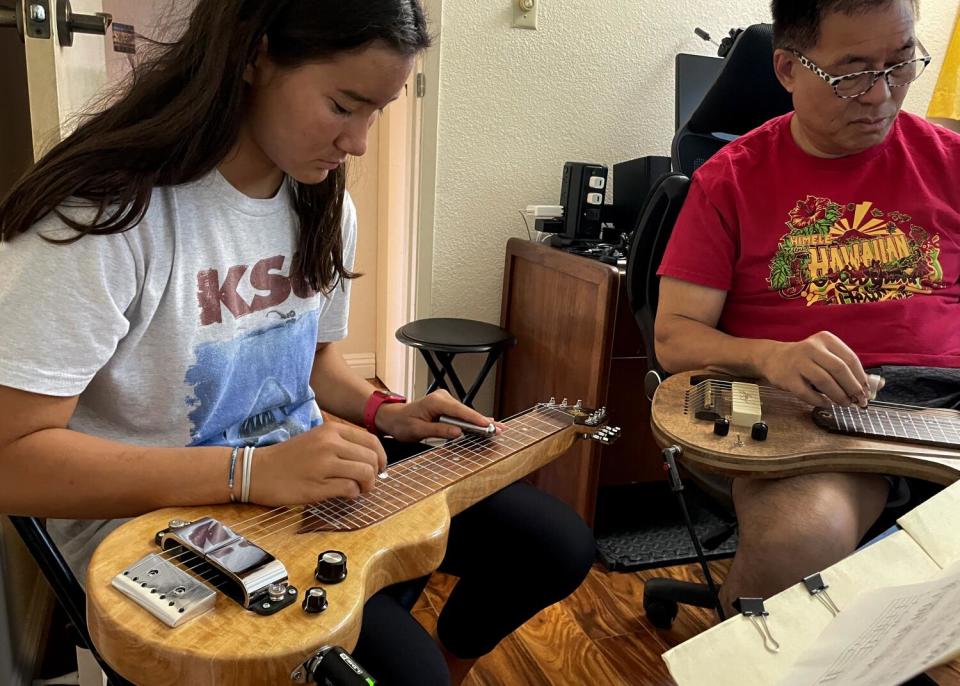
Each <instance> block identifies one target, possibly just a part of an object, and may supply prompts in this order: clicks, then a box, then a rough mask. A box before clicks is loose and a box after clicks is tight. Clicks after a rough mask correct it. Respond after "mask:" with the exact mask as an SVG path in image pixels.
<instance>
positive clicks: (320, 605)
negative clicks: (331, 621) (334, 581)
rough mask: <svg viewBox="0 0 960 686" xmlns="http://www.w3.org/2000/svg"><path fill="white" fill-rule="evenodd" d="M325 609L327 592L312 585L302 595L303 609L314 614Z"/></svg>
mask: <svg viewBox="0 0 960 686" xmlns="http://www.w3.org/2000/svg"><path fill="white" fill-rule="evenodd" d="M326 609H327V592H326V591H324V590H323V589H322V588H319V587H317V586H314V587H313V588H308V589H307V592H306V593H305V594H304V596H303V611H304V612H306V613H307V614H311V615H315V614H319V613H320V612H323V611H324V610H326Z"/></svg>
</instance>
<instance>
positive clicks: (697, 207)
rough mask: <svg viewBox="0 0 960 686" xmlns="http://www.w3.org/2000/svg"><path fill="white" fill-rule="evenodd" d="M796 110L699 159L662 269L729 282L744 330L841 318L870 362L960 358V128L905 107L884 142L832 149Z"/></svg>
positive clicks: (805, 328)
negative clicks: (823, 147) (800, 135)
mask: <svg viewBox="0 0 960 686" xmlns="http://www.w3.org/2000/svg"><path fill="white" fill-rule="evenodd" d="M792 116H793V115H792V114H787V115H784V116H782V117H778V118H776V119H773V120H771V121H769V122H767V123H766V124H764V125H763V126H761V127H760V128H758V129H756V130H754V131H752V132H750V133H748V134H747V135H745V136H742V137H741V138H739V139H737V140H736V141H734V142H732V143H730V144H728V145H727V146H726V147H724V148H723V149H722V150H721V151H720V152H718V153H717V154H716V155H714V156H713V157H712V158H711V159H710V160H709V161H708V162H707V163H706V164H704V165H703V166H702V167H701V168H700V169H699V170H698V171H697V173H696V174H695V175H694V177H693V182H692V184H691V187H690V193H689V195H688V196H687V200H686V202H685V203H684V207H683V210H682V212H681V213H680V217H679V218H678V220H677V225H676V227H675V228H674V231H673V235H672V236H671V238H670V242H669V244H668V246H667V250H666V253H665V255H664V258H663V262H662V263H661V265H660V269H659V272H658V273H659V274H660V275H661V276H671V277H675V278H677V279H682V280H684V281H689V282H692V283H696V284H699V285H702V286H708V287H710V288H718V289H721V290H724V291H727V299H726V304H725V305H724V308H723V313H722V315H721V317H720V322H719V328H720V330H722V331H725V332H727V333H729V334H731V335H733V336H737V337H741V338H770V339H774V340H779V341H799V340H802V339H804V338H806V337H807V336H810V335H812V334H814V333H816V332H818V331H831V332H833V333H834V334H836V335H837V336H839V337H840V339H841V340H843V341H844V342H845V343H847V345H849V346H850V347H851V348H852V349H853V350H854V351H855V352H856V353H857V355H858V356H859V357H860V360H861V362H862V363H863V365H864V366H866V367H874V366H879V365H884V364H888V365H916V366H931V367H960V305H958V296H960V284H958V274H960V136H958V135H957V134H955V133H953V132H951V131H949V130H947V129H944V128H942V127H939V126H934V125H932V124H930V123H929V122H927V121H925V120H923V119H922V118H920V117H917V116H914V115H911V114H908V113H906V112H901V113H900V115H899V117H898V118H897V121H896V122H895V123H894V126H893V127H892V128H891V130H890V133H889V134H888V135H887V138H886V140H885V141H884V142H883V143H881V144H880V145H877V146H875V147H873V148H870V149H869V150H866V151H864V152H862V153H859V154H857V155H851V156H849V157H843V158H839V159H821V158H817V157H813V156H811V155H808V154H807V153H805V152H803V151H802V150H801V149H800V148H799V147H798V146H797V144H796V142H795V141H794V139H793V136H792V135H791V133H790V119H791V117H792Z"/></svg>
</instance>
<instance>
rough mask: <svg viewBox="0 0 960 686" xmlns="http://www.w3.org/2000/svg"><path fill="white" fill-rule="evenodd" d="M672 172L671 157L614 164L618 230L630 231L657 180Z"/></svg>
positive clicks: (653, 157) (614, 202)
mask: <svg viewBox="0 0 960 686" xmlns="http://www.w3.org/2000/svg"><path fill="white" fill-rule="evenodd" d="M669 173H670V158H669V157H658V156H652V155H651V156H649V157H640V158H638V159H635V160H629V161H627V162H620V163H618V164H615V165H613V207H614V209H615V215H616V218H615V220H614V224H615V225H616V228H617V231H619V232H620V233H627V232H630V231H633V230H634V229H635V228H636V226H637V219H639V218H640V212H641V211H642V210H643V206H644V204H646V200H647V195H649V193H650V189H651V188H653V185H654V183H656V181H657V179H659V178H660V177H661V176H663V175H665V174H669Z"/></svg>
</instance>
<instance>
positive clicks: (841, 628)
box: [779, 564, 960, 686]
mask: <svg viewBox="0 0 960 686" xmlns="http://www.w3.org/2000/svg"><path fill="white" fill-rule="evenodd" d="M958 654H960V564H955V565H952V566H951V567H950V568H949V569H947V570H945V571H944V572H943V573H942V574H939V575H938V576H937V577H935V578H934V579H932V580H930V581H925V582H922V583H918V584H910V585H907V586H892V587H888V588H882V589H875V590H873V591H868V592H866V593H864V594H862V595H860V596H859V597H858V598H857V599H856V600H855V601H854V602H853V603H852V604H851V605H850V606H849V607H845V608H843V611H842V612H841V613H840V615H839V616H838V617H837V618H836V619H835V620H834V621H832V622H831V623H830V624H829V625H828V626H827V628H826V629H825V630H824V631H823V633H821V634H820V637H819V638H817V640H816V641H815V642H814V644H813V645H812V646H811V647H810V648H808V649H807V651H806V652H804V653H803V655H802V656H801V657H800V659H799V660H797V662H796V663H795V664H794V666H793V667H792V668H791V670H790V671H789V673H788V675H787V676H786V677H785V678H784V679H783V680H782V681H780V682H779V686H840V685H841V684H842V685H843V686H886V685H887V684H889V685H890V686H896V684H900V683H903V682H904V681H906V680H908V679H911V678H912V677H914V676H916V675H917V674H920V673H921V672H924V671H926V670H927V669H929V668H930V667H933V666H936V665H939V664H943V663H944V662H948V661H950V660H951V659H952V658H953V657H954V656H956V655H958Z"/></svg>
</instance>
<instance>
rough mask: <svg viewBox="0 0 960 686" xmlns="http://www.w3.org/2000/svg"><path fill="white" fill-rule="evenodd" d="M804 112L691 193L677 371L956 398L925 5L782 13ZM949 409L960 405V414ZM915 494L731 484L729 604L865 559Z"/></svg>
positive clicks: (839, 477) (806, 483)
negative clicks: (922, 25)
mask: <svg viewBox="0 0 960 686" xmlns="http://www.w3.org/2000/svg"><path fill="white" fill-rule="evenodd" d="M772 9H773V15H774V47H775V52H774V66H775V69H776V73H777V76H778V78H779V79H780V81H781V83H782V84H783V86H784V87H785V88H786V89H787V90H788V91H789V92H790V93H791V94H792V96H793V104H794V112H792V113H790V114H788V115H785V116H783V117H779V118H777V119H774V120H772V121H770V122H768V123H766V124H764V125H763V126H761V127H760V128H758V129H756V130H754V131H752V132H751V133H749V134H747V135H745V136H742V137H741V138H739V139H738V140H736V141H735V142H733V143H731V144H729V145H727V146H726V147H725V148H724V149H723V150H721V151H720V152H719V153H717V154H716V155H715V156H714V157H713V158H711V159H710V160H709V161H708V162H707V163H706V164H704V165H703V167H701V168H700V169H699V170H698V172H697V173H696V174H695V175H694V177H693V182H692V184H691V188H690V192H689V195H688V197H687V200H686V202H685V204H684V208H683V211H682V213H681V215H680V217H679V219H678V221H677V226H676V228H675V229H674V233H673V235H672V237H671V240H670V243H669V245H668V247H667V251H666V254H665V256H664V259H663V263H662V264H661V267H660V270H659V274H660V275H661V276H662V277H663V278H662V282H661V286H660V304H659V309H658V313H657V322H656V349H657V358H658V360H659V361H660V363H661V364H662V365H663V366H664V368H665V369H667V370H668V371H672V372H676V371H681V370H690V369H705V368H707V369H712V370H717V371H722V372H726V373H730V374H734V375H737V376H746V377H758V378H763V379H766V380H767V382H769V383H770V384H772V385H775V386H778V387H780V388H782V389H785V390H787V391H790V392H792V393H794V394H795V395H797V396H799V397H800V398H802V399H803V400H805V401H807V402H809V403H811V404H813V405H823V404H827V403H830V402H833V403H839V404H845V405H849V404H851V403H858V404H865V403H866V401H867V397H868V394H869V390H868V375H867V370H868V369H873V368H880V370H881V373H882V375H883V376H884V377H886V378H887V381H888V384H887V388H886V389H885V392H886V394H887V395H886V398H885V399H887V398H889V399H891V400H898V401H900V402H913V403H926V404H936V405H939V406H952V405H953V403H955V402H957V400H958V399H960V371H958V368H960V326H958V324H960V306H958V296H960V280H958V275H960V183H958V180H957V179H956V178H955V176H956V174H958V173H960V136H958V135H956V134H955V133H952V132H950V131H948V130H947V129H943V128H940V127H936V126H934V125H932V124H930V123H928V122H926V121H925V120H923V119H921V118H919V117H916V116H914V115H911V114H908V113H905V112H901V111H900V108H901V105H902V103H903V100H904V97H905V96H906V93H907V89H908V86H909V84H910V83H911V82H912V81H914V80H915V79H916V78H918V77H919V76H920V74H921V72H922V71H923V70H924V67H925V66H926V65H927V63H928V62H929V59H930V58H929V56H928V55H927V53H926V50H924V48H923V46H922V45H921V43H920V41H919V39H918V38H917V36H916V35H915V32H914V28H915V27H914V24H915V18H916V11H917V6H916V2H915V1H914V0H773V3H772ZM951 396H956V397H951ZM901 481H902V480H900V481H898V480H896V479H892V478H887V477H883V476H879V475H872V474H852V473H822V474H811V475H805V476H800V477H791V478H787V479H765V480H760V479H736V480H734V481H733V483H732V495H733V499H734V504H735V506H736V510H737V516H738V519H739V522H740V542H739V548H738V550H737V555H736V557H735V558H734V561H733V565H732V566H731V569H730V574H729V576H728V577H727V579H726V582H725V583H724V585H723V588H722V590H721V600H722V602H723V603H724V606H725V607H727V608H729V607H730V604H731V602H732V601H733V600H735V599H736V598H737V597H739V596H762V597H767V596H769V595H772V594H773V593H776V592H778V591H780V590H782V589H783V588H786V587H787V586H790V585H792V584H794V583H797V582H798V581H799V580H800V579H801V577H803V576H805V575H807V574H810V573H812V572H816V571H820V570H821V569H823V568H824V567H827V566H829V565H831V564H833V563H834V562H836V561H837V560H839V559H841V558H842V557H844V556H846V555H848V554H849V553H850V552H852V551H853V550H854V548H855V547H856V545H857V544H858V541H859V540H860V539H861V538H862V537H863V535H864V534H865V533H866V531H867V530H868V529H869V528H870V526H871V525H872V524H873V523H874V522H875V521H876V520H877V518H878V517H879V516H880V514H881V512H882V511H883V509H884V507H885V506H886V505H887V504H888V503H889V502H890V501H891V500H892V499H895V498H896V497H898V496H900V495H903V490H904V489H903V484H902V482H901Z"/></svg>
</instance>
